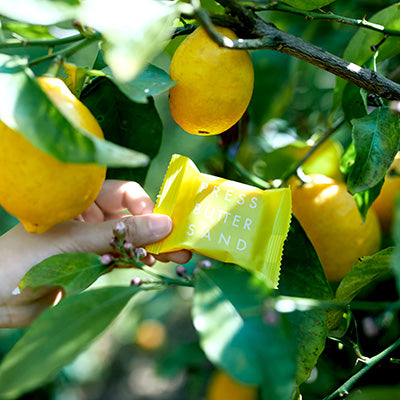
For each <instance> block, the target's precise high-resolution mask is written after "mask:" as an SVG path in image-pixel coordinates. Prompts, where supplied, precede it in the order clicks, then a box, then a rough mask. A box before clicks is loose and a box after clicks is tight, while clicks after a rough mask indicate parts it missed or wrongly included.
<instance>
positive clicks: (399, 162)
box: [371, 153, 400, 234]
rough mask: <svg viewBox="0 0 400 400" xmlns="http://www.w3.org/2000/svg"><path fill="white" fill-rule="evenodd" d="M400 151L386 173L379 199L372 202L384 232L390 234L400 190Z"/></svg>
mask: <svg viewBox="0 0 400 400" xmlns="http://www.w3.org/2000/svg"><path fill="white" fill-rule="evenodd" d="M399 174H400V153H398V154H397V155H396V157H395V159H394V161H393V163H392V165H391V167H390V169H389V172H388V173H387V174H386V178H385V183H384V184H383V186H382V189H381V192H380V193H379V196H378V197H377V199H376V200H375V201H374V202H373V203H372V206H371V207H372V209H373V210H374V211H375V213H376V215H377V216H378V219H379V222H380V224H381V228H382V232H384V233H385V234H390V229H391V226H392V221H393V216H394V204H395V200H396V196H397V194H398V193H399V190H400V176H399Z"/></svg>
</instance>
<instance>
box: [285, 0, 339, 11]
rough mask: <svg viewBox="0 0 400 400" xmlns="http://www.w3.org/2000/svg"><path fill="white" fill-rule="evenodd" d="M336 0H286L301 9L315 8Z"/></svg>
mask: <svg viewBox="0 0 400 400" xmlns="http://www.w3.org/2000/svg"><path fill="white" fill-rule="evenodd" d="M334 1H335V0H285V3H286V4H289V5H290V6H292V7H295V8H300V9H301V10H315V9H316V8H321V7H324V6H326V5H328V4H331V3H333V2H334Z"/></svg>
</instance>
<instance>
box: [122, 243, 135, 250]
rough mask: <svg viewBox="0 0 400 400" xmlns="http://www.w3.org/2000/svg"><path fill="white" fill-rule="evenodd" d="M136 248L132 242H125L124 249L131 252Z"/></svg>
mask: <svg viewBox="0 0 400 400" xmlns="http://www.w3.org/2000/svg"><path fill="white" fill-rule="evenodd" d="M134 248H135V246H134V245H133V244H132V243H130V242H126V243H124V249H125V251H126V252H127V253H130V252H131V251H133V250H134Z"/></svg>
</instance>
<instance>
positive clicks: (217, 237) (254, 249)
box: [146, 154, 291, 287]
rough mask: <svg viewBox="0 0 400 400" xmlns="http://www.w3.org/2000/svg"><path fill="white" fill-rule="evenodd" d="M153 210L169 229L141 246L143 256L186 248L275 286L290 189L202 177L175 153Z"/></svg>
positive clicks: (286, 225)
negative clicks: (165, 234)
mask: <svg viewBox="0 0 400 400" xmlns="http://www.w3.org/2000/svg"><path fill="white" fill-rule="evenodd" d="M154 212H155V213H160V214H166V215H169V216H170V217H171V219H172V221H173V224H174V228H173V231H172V233H171V234H170V235H169V236H168V237H166V238H165V239H163V240H160V241H158V242H156V243H154V244H152V245H149V246H147V247H146V249H147V251H148V252H150V253H153V254H159V253H166V252H171V251H175V250H180V249H188V250H192V251H194V252H196V253H199V254H203V255H205V256H207V257H211V258H214V259H216V260H219V261H223V262H227V263H233V264H237V265H240V266H241V267H243V268H246V269H247V270H249V271H251V272H252V273H254V274H255V275H257V276H258V277H259V278H260V279H262V280H263V281H264V282H265V283H266V284H267V285H268V286H270V287H277V285H278V281H279V272H280V263H281V257H282V251H283V245H284V241H285V239H286V236H287V233H288V230H289V225H290V218H291V193H290V189H288V188H283V189H267V190H261V189H258V188H256V187H253V186H249V185H245V184H243V183H239V182H234V181H230V180H226V179H223V178H219V177H216V176H212V175H208V174H202V173H200V172H199V171H198V169H197V168H196V166H195V165H194V163H193V162H192V161H191V160H190V159H189V158H187V157H184V156H181V155H177V154H175V155H173V156H172V159H171V162H170V164H169V167H168V170H167V173H166V175H165V177H164V182H163V184H162V187H161V190H160V193H159V195H158V198H157V203H156V206H155V209H154Z"/></svg>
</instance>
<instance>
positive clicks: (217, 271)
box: [192, 265, 296, 400]
mask: <svg viewBox="0 0 400 400" xmlns="http://www.w3.org/2000/svg"><path fill="white" fill-rule="evenodd" d="M271 296H272V292H271V289H269V288H267V287H266V286H265V285H264V284H263V283H262V282H260V281H259V280H257V279H256V278H254V277H253V276H252V275H251V274H250V273H248V272H247V271H246V270H244V269H241V268H239V267H235V266H233V265H232V266H231V265H222V266H221V267H219V268H213V269H206V270H200V271H199V272H198V273H197V274H196V281H195V295H194V300H193V308H192V317H193V322H194V326H195V328H196V330H197V332H198V333H199V335H200V343H201V346H202V348H203V350H204V351H205V353H206V355H207V357H208V359H209V360H210V361H211V362H213V363H215V364H216V365H217V366H218V367H219V368H222V369H224V370H226V371H228V372H229V373H230V374H231V375H232V376H233V377H234V378H236V379H238V380H239V381H242V382H244V383H247V384H253V385H263V386H266V387H268V394H269V396H270V397H269V399H271V400H275V399H289V398H290V396H291V394H292V392H293V390H294V385H293V384H294V377H295V373H296V362H295V353H294V342H293V339H292V338H290V337H289V336H288V331H287V329H286V324H285V319H284V315H279V314H278V313H277V312H275V311H274V310H271V312H272V313H273V318H272V319H273V320H272V321H271V322H267V321H264V320H263V316H262V314H263V303H264V301H266V300H267V299H268V298H270V297H271Z"/></svg>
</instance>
